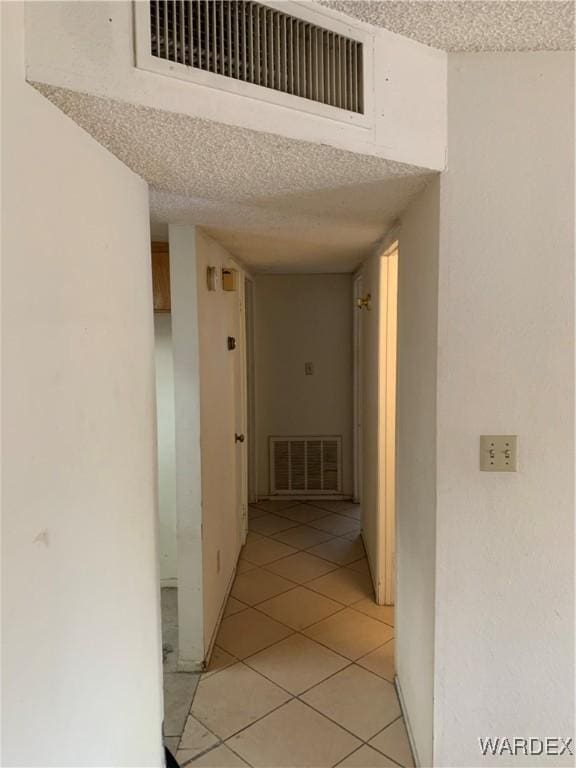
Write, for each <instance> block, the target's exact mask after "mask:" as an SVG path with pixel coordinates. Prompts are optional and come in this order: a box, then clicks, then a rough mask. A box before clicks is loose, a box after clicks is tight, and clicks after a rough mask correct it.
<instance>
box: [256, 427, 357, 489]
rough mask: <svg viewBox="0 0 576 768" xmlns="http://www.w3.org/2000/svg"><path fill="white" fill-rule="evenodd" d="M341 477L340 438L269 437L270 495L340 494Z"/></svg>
mask: <svg viewBox="0 0 576 768" xmlns="http://www.w3.org/2000/svg"><path fill="white" fill-rule="evenodd" d="M341 477H342V438H341V437H339V436H338V437H333V436H330V437H317V436H313V437H271V438H270V493H271V494H296V495H297V494H305V493H314V494H323V493H341V490H342V482H341Z"/></svg>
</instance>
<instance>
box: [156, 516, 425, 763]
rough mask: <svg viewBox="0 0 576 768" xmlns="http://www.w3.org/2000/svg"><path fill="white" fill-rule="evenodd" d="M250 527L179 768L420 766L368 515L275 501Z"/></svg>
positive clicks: (189, 721) (186, 733)
mask: <svg viewBox="0 0 576 768" xmlns="http://www.w3.org/2000/svg"><path fill="white" fill-rule="evenodd" d="M249 528H250V533H249V535H248V541H247V543H246V546H245V547H244V549H243V551H242V553H241V557H240V567H239V568H238V574H237V578H236V581H235V583H234V586H233V588H232V593H231V596H230V599H229V601H228V605H227V607H226V614H225V616H224V619H223V621H222V625H221V627H220V631H219V634H218V637H217V639H216V647H215V650H214V654H213V656H212V659H211V663H210V667H209V669H208V671H207V672H206V673H205V674H203V675H201V676H200V682H199V684H198V687H197V689H196V692H195V695H194V700H193V702H192V706H191V708H190V712H189V714H188V716H187V718H186V722H185V724H184V728H183V732H182V735H181V738H180V739H179V742H178V744H177V753H176V758H177V760H178V762H179V764H180V765H181V766H213V767H214V768H228V767H229V766H253V768H276V767H278V768H299V767H301V768H324V766H326V767H328V766H342V768H345V767H346V766H357V767H358V768H379V766H405V767H409V766H412V765H413V762H412V756H411V754H410V747H409V744H408V738H407V735H406V729H405V726H404V722H403V719H402V716H401V711H400V707H399V704H398V700H397V697H396V691H395V688H394V685H393V679H394V640H393V638H394V609H393V608H389V607H380V606H377V605H376V604H375V603H374V601H373V594H372V585H371V582H370V577H369V573H368V567H367V562H366V558H365V553H364V548H363V545H362V541H361V539H360V535H359V534H360V511H359V508H358V507H357V506H356V505H353V504H351V503H347V502H322V503H320V502H314V503H295V502H271V501H267V502H262V503H258V504H257V505H253V506H251V507H250V523H249ZM179 712H180V713H181V710H179ZM169 745H170V746H171V748H172V749H173V751H174V746H175V740H174V742H172V743H169Z"/></svg>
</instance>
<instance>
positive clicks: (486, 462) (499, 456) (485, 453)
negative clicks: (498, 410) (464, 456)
mask: <svg viewBox="0 0 576 768" xmlns="http://www.w3.org/2000/svg"><path fill="white" fill-rule="evenodd" d="M480 469H481V470H482V471H483V472H516V471H517V470H518V436H517V435H481V436H480Z"/></svg>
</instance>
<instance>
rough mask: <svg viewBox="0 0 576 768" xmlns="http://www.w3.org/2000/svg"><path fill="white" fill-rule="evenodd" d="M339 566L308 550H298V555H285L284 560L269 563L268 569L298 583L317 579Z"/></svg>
mask: <svg viewBox="0 0 576 768" xmlns="http://www.w3.org/2000/svg"><path fill="white" fill-rule="evenodd" d="M337 567H338V566H337V565H336V564H335V563H329V562H328V561H327V560H322V558H320V557H315V556H314V555H311V554H309V553H308V552H298V554H296V555H290V557H284V558H282V560H277V561H276V562H275V563H271V564H270V565H267V566H266V570H267V571H272V572H273V573H277V574H278V575H279V576H283V577H284V578H285V579H290V581H295V582H296V583H298V584H305V583H306V582H307V581H312V579H317V578H318V577H319V576H324V574H326V573H330V571H334V570H336V568H337Z"/></svg>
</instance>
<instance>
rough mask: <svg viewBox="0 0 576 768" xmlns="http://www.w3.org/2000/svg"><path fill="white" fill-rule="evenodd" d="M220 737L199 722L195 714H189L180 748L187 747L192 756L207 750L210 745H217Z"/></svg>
mask: <svg viewBox="0 0 576 768" xmlns="http://www.w3.org/2000/svg"><path fill="white" fill-rule="evenodd" d="M219 742H220V739H219V738H218V737H217V736H215V735H214V734H213V733H211V732H210V731H209V730H208V729H207V728H205V727H204V726H203V725H202V723H200V722H198V720H196V718H195V717H194V716H193V715H188V719H187V720H186V725H185V726H184V731H183V733H182V738H181V739H180V745H179V749H180V750H182V749H185V750H187V751H188V752H192V753H193V754H191V755H190V757H196V755H199V754H201V753H202V752H206V750H207V749H210V747H215V746H216V744H218V743H219Z"/></svg>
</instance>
